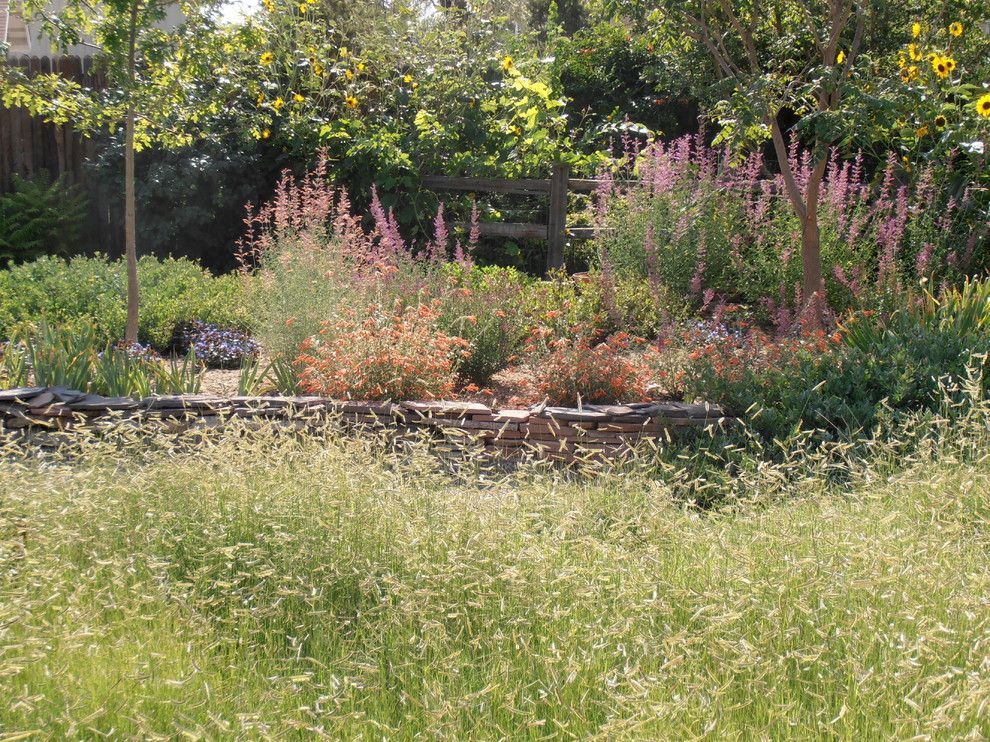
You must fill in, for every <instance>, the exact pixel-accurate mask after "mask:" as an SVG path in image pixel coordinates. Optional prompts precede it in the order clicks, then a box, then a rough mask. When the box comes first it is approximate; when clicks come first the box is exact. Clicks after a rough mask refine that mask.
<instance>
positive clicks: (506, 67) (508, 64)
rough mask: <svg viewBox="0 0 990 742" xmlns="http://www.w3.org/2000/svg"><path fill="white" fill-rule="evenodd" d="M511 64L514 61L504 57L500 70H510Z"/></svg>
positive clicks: (509, 57)
mask: <svg viewBox="0 0 990 742" xmlns="http://www.w3.org/2000/svg"><path fill="white" fill-rule="evenodd" d="M513 64H515V61H514V60H513V59H512V57H511V56H506V57H505V59H503V60H502V69H503V70H505V71H506V72H508V71H509V70H511V69H512V66H513Z"/></svg>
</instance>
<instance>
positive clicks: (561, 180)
mask: <svg viewBox="0 0 990 742" xmlns="http://www.w3.org/2000/svg"><path fill="white" fill-rule="evenodd" d="M567 176H568V167H567V165H566V164H564V163H563V162H555V163H554V165H553V173H552V174H551V176H550V218H549V220H548V221H547V243H548V244H547V270H548V271H550V270H553V269H555V268H563V267H564V241H565V240H566V238H567V235H566V228H567Z"/></svg>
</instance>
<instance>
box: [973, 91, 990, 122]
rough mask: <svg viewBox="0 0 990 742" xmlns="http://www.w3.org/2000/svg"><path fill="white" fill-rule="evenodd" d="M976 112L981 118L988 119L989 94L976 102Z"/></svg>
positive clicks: (989, 111)
mask: <svg viewBox="0 0 990 742" xmlns="http://www.w3.org/2000/svg"><path fill="white" fill-rule="evenodd" d="M976 112H977V113H978V114H980V115H981V116H984V117H986V118H990V93H987V94H986V95H984V96H983V97H982V98H980V99H979V100H978V101H976Z"/></svg>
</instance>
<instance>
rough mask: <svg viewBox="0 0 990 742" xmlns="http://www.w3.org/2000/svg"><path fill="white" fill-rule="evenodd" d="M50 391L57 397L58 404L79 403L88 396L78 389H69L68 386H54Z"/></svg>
mask: <svg viewBox="0 0 990 742" xmlns="http://www.w3.org/2000/svg"><path fill="white" fill-rule="evenodd" d="M48 391H50V392H51V393H52V394H54V395H55V401H57V402H68V403H72V402H78V401H79V400H80V399H82V398H83V397H85V396H86V392H81V391H79V390H78V389H69V387H67V386H53V387H50V388H49V389H48Z"/></svg>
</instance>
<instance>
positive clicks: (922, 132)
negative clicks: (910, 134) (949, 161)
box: [914, 126, 928, 139]
mask: <svg viewBox="0 0 990 742" xmlns="http://www.w3.org/2000/svg"><path fill="white" fill-rule="evenodd" d="M914 133H915V135H916V136H917V137H918V139H921V138H922V137H924V136H928V127H927V126H919V127H918V128H917V130H916V131H915V132H914Z"/></svg>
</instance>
